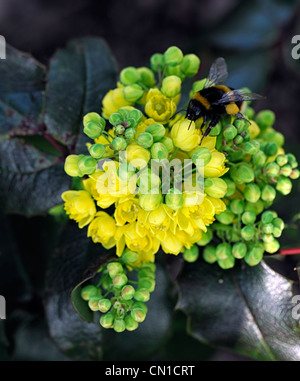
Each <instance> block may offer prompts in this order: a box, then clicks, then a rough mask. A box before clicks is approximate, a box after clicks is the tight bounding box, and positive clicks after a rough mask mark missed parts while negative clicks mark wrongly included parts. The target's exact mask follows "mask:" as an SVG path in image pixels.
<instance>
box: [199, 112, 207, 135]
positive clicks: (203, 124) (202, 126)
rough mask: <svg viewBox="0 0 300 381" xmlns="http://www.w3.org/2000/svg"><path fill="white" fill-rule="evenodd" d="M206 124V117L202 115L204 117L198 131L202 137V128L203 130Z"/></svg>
mask: <svg viewBox="0 0 300 381" xmlns="http://www.w3.org/2000/svg"><path fill="white" fill-rule="evenodd" d="M206 122H207V117H206V115H205V114H204V115H203V122H202V124H201V127H200V131H201V134H202V135H203V128H204V126H205V124H206Z"/></svg>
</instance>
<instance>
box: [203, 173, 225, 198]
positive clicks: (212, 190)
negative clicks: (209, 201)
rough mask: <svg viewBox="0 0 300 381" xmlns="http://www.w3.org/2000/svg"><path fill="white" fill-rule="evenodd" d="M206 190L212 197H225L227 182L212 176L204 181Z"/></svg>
mask: <svg viewBox="0 0 300 381" xmlns="http://www.w3.org/2000/svg"><path fill="white" fill-rule="evenodd" d="M204 190H205V193H206V194H208V196H210V197H214V198H223V197H224V196H225V194H226V191H227V184H226V183H225V181H224V180H222V179H221V178H219V177H210V178H208V179H205V181H204Z"/></svg>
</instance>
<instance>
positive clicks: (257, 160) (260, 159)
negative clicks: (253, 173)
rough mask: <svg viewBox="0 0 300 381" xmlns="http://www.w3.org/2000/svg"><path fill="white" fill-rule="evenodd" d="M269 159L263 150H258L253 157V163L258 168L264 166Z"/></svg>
mask: <svg viewBox="0 0 300 381" xmlns="http://www.w3.org/2000/svg"><path fill="white" fill-rule="evenodd" d="M266 160H267V156H266V155H265V153H264V152H263V151H260V150H259V151H257V152H256V153H255V154H254V155H253V157H252V163H253V165H254V166H255V167H257V168H262V167H263V166H264V165H265V163H266Z"/></svg>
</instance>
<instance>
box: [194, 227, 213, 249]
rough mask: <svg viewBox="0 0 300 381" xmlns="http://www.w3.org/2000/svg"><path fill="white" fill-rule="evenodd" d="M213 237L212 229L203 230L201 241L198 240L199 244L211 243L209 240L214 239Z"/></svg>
mask: <svg viewBox="0 0 300 381" xmlns="http://www.w3.org/2000/svg"><path fill="white" fill-rule="evenodd" d="M212 238H213V232H212V230H209V229H207V231H206V232H202V236H201V238H200V239H199V241H197V245H199V246H206V245H207V244H209V242H210V241H211V240H212Z"/></svg>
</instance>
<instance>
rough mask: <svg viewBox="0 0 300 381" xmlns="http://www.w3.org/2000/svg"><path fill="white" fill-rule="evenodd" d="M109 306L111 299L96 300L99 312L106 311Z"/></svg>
mask: <svg viewBox="0 0 300 381" xmlns="http://www.w3.org/2000/svg"><path fill="white" fill-rule="evenodd" d="M110 307H111V301H110V300H109V299H105V298H103V299H100V300H99V302H98V309H99V311H100V312H103V313H105V312H107V311H108V310H109V309H110Z"/></svg>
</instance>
